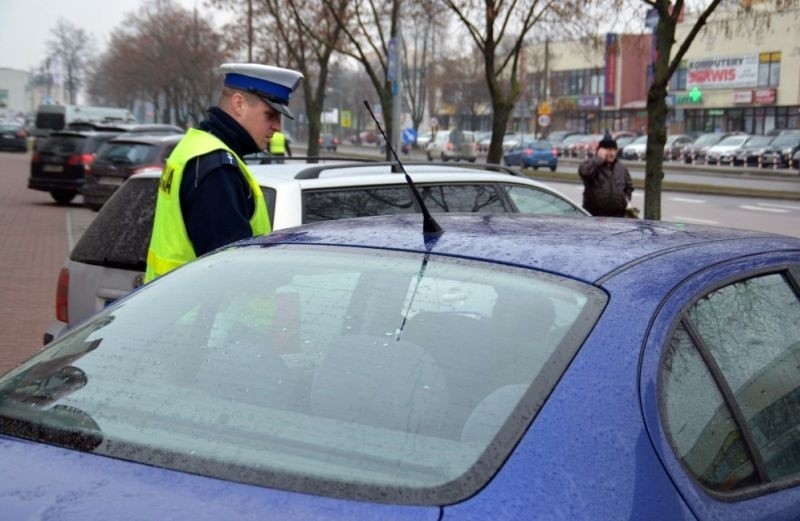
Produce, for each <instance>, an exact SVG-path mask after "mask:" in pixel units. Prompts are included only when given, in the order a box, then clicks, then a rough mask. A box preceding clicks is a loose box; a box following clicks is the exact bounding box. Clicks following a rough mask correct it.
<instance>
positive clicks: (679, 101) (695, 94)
mask: <svg viewBox="0 0 800 521" xmlns="http://www.w3.org/2000/svg"><path fill="white" fill-rule="evenodd" d="M701 103H703V91H701V90H700V89H698V88H697V87H692V90H690V91H689V92H687V93H685V94H676V95H675V98H674V102H673V105H700V104H701Z"/></svg>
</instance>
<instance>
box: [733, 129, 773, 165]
mask: <svg viewBox="0 0 800 521" xmlns="http://www.w3.org/2000/svg"><path fill="white" fill-rule="evenodd" d="M773 139H775V137H774V136H752V137H751V138H750V139H748V140H747V142H746V143H745V144H744V145H743V146H742V147H741V148H739V149H738V150H736V152H735V153H734V156H733V164H734V165H735V166H758V165H760V164H761V156H762V155H763V154H764V152H765V151H766V149H767V146H769V144H770V143H771V142H772V140H773Z"/></svg>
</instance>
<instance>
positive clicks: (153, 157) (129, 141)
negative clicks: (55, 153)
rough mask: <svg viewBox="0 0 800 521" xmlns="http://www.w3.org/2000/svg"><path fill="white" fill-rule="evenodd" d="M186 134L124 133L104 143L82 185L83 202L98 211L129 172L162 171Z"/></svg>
mask: <svg viewBox="0 0 800 521" xmlns="http://www.w3.org/2000/svg"><path fill="white" fill-rule="evenodd" d="M181 138H183V134H167V135H164V136H149V135H135V134H134V135H125V134H122V135H121V136H118V137H116V138H113V139H110V140H109V141H106V142H105V143H103V144H102V145H101V146H100V148H99V149H98V150H97V154H96V155H95V158H94V161H93V162H92V168H91V169H90V170H89V171H88V172H87V174H86V178H85V182H84V184H83V188H82V194H83V205H84V206H86V207H87V208H90V209H92V210H94V211H98V210H99V209H100V207H102V206H103V205H104V204H105V202H106V201H107V200H108V198H109V197H111V194H113V193H114V192H115V191H116V190H117V189H118V188H119V187H120V186H121V185H122V183H123V182H125V180H126V179H128V178H129V177H130V176H132V175H134V174H137V173H140V172H144V171H146V170H150V169H152V170H154V171H155V172H156V173H157V174H159V175H160V174H161V170H162V168H163V167H164V163H165V162H166V161H167V157H169V155H170V154H171V153H172V150H173V149H174V148H175V145H177V144H178V142H179V141H180V140H181Z"/></svg>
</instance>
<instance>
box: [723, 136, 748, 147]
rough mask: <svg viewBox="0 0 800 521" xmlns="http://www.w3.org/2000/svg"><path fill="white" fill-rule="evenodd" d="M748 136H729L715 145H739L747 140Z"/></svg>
mask: <svg viewBox="0 0 800 521" xmlns="http://www.w3.org/2000/svg"><path fill="white" fill-rule="evenodd" d="M749 137H750V136H730V137H726V138H725V139H723V140H722V141H720V142H719V143H717V145H718V146H721V147H732V146H739V145H741V144H742V143H744V142H745V141H747V140H748V138H749Z"/></svg>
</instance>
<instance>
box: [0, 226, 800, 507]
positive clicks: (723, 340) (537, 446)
mask: <svg viewBox="0 0 800 521" xmlns="http://www.w3.org/2000/svg"><path fill="white" fill-rule="evenodd" d="M437 218H438V219H439V223H440V225H441V227H442V228H443V230H444V232H443V233H442V234H440V235H431V234H428V235H424V234H423V233H422V219H421V218H420V216H419V215H402V216H383V217H371V218H362V219H351V220H346V221H335V222H326V223H317V224H315V225H309V226H304V227H300V228H292V229H287V230H282V231H278V232H276V233H273V234H271V235H269V236H266V237H261V238H257V239H251V240H246V241H243V242H240V243H238V244H236V245H233V246H231V247H227V248H224V249H221V250H219V251H217V252H215V253H212V254H210V255H208V256H205V257H202V258H200V259H198V260H197V261H195V262H192V263H189V264H187V265H185V266H183V267H181V268H179V269H177V270H175V271H174V272H172V273H170V274H168V275H166V276H164V277H162V278H160V279H158V280H156V281H154V282H153V283H151V284H148V285H146V286H144V287H143V288H141V289H140V290H139V291H137V292H135V293H134V294H132V295H130V296H129V297H128V298H125V299H123V300H121V301H120V302H118V303H114V304H112V305H111V306H109V307H107V308H106V309H104V310H103V311H101V312H100V313H99V314H98V315H97V316H96V317H94V318H93V319H91V320H90V321H88V322H87V323H86V324H85V325H83V326H82V327H80V328H78V329H77V330H75V331H74V332H73V333H71V334H70V335H68V336H65V337H63V338H62V339H60V340H59V341H57V342H55V343H54V344H52V345H51V346H50V347H49V348H46V349H45V350H44V351H42V352H39V353H37V354H35V355H34V356H33V357H31V358H30V359H28V360H27V361H25V362H23V363H22V365H20V366H18V367H16V368H13V369H11V370H10V371H8V372H7V373H6V374H5V375H3V376H2V377H0V397H2V400H0V458H1V459H2V462H3V466H4V468H6V469H13V472H3V473H2V475H1V476H0V497H2V498H4V499H3V517H5V518H7V519H14V520H16V519H27V518H30V517H37V518H40V517H42V515H41V514H42V513H46V512H49V513H53V514H55V513H56V512H57V517H58V519H60V520H63V521H76V520H80V521H83V520H85V519H87V517H91V518H94V519H120V517H127V518H136V519H166V518H171V519H186V520H189V519H221V520H222V519H224V520H227V519H236V520H286V519H313V520H318V521H326V520H334V519H351V520H360V519H393V520H411V519H414V520H431V521H433V520H442V519H443V520H448V519H454V520H478V519H526V520H527V519H530V520H574V519H598V520H619V519H635V520H649V519H668V520H670V521H697V520H698V519H700V520H712V519H730V520H737V521H756V520H759V521H761V520H765V519H769V520H775V521H788V520H796V519H798V518H800V482H799V481H798V479H797V478H798V476H799V475H800V454H798V453H799V452H800V434H798V433H799V432H800V415H799V414H797V411H798V410H800V392H798V389H800V371H799V370H798V367H797V366H798V359H800V300H798V287H800V239H798V238H792V237H785V236H780V235H771V234H764V233H762V232H746V231H740V230H731V229H724V228H711V227H701V226H693V225H689V224H683V223H669V222H660V221H659V222H648V221H638V220H630V219H629V220H622V219H619V220H617V219H566V218H563V217H552V216H519V215H517V216H507V215H505V216H504V215H442V216H438V217H437ZM642 237H646V238H647V240H642ZM121 513H128V514H127V515H125V516H122V515H121ZM131 513H132V514H131Z"/></svg>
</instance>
